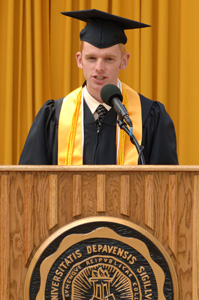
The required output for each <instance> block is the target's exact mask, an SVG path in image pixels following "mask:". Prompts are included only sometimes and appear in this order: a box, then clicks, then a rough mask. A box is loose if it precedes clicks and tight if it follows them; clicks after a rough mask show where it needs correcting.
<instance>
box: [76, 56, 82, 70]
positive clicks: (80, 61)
mask: <svg viewBox="0 0 199 300" xmlns="http://www.w3.org/2000/svg"><path fill="white" fill-rule="evenodd" d="M76 61H77V66H78V68H80V69H83V64H82V53H81V52H77V53H76Z"/></svg>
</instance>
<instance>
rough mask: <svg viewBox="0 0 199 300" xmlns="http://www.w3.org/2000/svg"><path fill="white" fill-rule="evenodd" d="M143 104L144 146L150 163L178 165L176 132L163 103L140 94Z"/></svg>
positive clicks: (146, 159) (145, 154)
mask: <svg viewBox="0 0 199 300" xmlns="http://www.w3.org/2000/svg"><path fill="white" fill-rule="evenodd" d="M140 99H141V105H142V122H143V132H142V146H144V151H143V154H144V157H145V163H146V164H147V165H148V164H149V165H177V164H178V158H177V153H176V134H175V129H174V125H173V121H172V120H171V118H170V116H169V115H168V113H167V112H166V110H165V107H164V105H163V104H162V103H160V102H158V101H152V100H149V99H147V98H145V97H144V96H142V95H140Z"/></svg>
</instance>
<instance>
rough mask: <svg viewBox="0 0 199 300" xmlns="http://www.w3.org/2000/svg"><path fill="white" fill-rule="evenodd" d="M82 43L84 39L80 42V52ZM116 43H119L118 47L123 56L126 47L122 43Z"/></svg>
mask: <svg viewBox="0 0 199 300" xmlns="http://www.w3.org/2000/svg"><path fill="white" fill-rule="evenodd" d="M83 45H84V41H81V42H80V52H82V50H83ZM118 45H119V47H120V51H121V56H123V55H124V53H125V52H126V47H125V45H124V44H118Z"/></svg>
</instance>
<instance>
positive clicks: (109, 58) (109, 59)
mask: <svg viewBox="0 0 199 300" xmlns="http://www.w3.org/2000/svg"><path fill="white" fill-rule="evenodd" d="M105 60H106V61H112V60H113V58H112V57H107V58H106V59H105Z"/></svg>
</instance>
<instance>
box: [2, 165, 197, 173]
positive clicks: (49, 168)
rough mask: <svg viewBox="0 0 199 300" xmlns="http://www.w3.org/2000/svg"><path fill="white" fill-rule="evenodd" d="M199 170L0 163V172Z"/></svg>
mask: <svg viewBox="0 0 199 300" xmlns="http://www.w3.org/2000/svg"><path fill="white" fill-rule="evenodd" d="M25 171H27V172H70V171H71V172H76V171H77V172H138V171H141V172H199V165H180V166H179V165H178V166H176V165H175V166H174V165H150V166H149V165H145V166H117V165H98V166H96V165H89V166H88V165H84V166H57V165H56V166H47V165H39V166H37V165H34V166H33V165H24V166H23V165H20V166H18V165H0V172H25Z"/></svg>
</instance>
